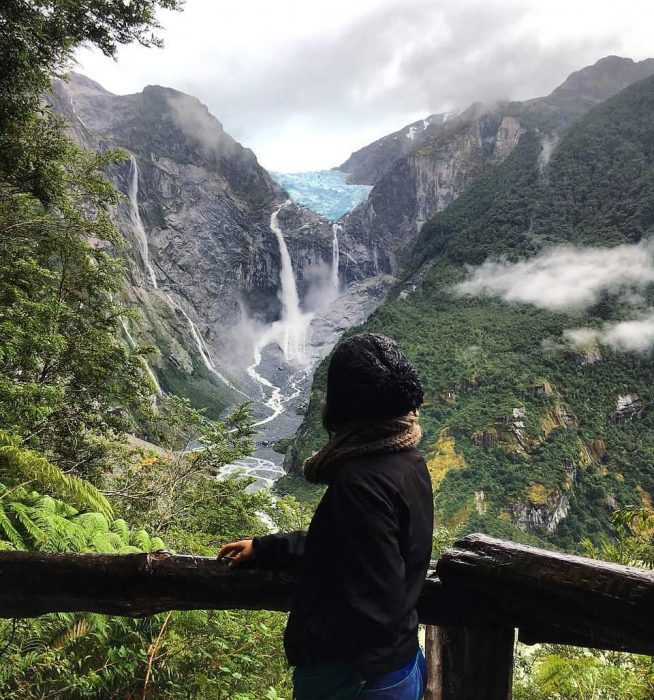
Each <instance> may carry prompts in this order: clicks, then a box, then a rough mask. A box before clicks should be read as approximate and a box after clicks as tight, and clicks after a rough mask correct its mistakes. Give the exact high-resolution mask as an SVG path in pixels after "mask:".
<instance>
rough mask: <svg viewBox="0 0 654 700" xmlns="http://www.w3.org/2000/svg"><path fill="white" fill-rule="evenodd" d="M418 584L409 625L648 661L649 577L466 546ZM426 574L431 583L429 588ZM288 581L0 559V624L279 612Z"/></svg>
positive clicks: (209, 567) (66, 560) (652, 603)
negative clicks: (59, 615)
mask: <svg viewBox="0 0 654 700" xmlns="http://www.w3.org/2000/svg"><path fill="white" fill-rule="evenodd" d="M435 567H436V570H434V568H432V569H431V570H430V571H429V573H428V575H427V579H426V581H425V585H424V588H423V591H422V595H421V597H420V600H419V601H418V614H419V618H420V621H421V622H422V623H424V624H428V625H439V626H442V627H445V628H449V629H453V628H457V627H458V628H463V627H470V628H475V627H486V628H489V627H490V628H492V627H494V626H497V625H500V626H503V627H507V628H519V629H520V639H521V640H523V641H525V642H527V643H536V642H555V643H559V644H575V645H578V646H588V647H597V648H600V649H612V650H622V651H632V652H635V653H641V654H649V655H654V631H653V629H652V627H651V625H650V624H649V623H650V621H651V620H652V619H654V572H650V571H644V570H640V569H634V568H632V567H623V566H618V565H613V564H606V563H604V562H597V561H594V560H591V559H584V558H581V557H571V556H569V555H563V554H558V553H556V552H550V551H547V550H540V549H535V548H533V547H525V546H523V545H517V544H515V543H512V542H503V541H501V540H495V539H493V538H489V537H485V536H482V535H471V536H468V537H466V538H464V539H463V540H460V541H459V542H457V543H456V544H455V546H454V547H453V548H452V549H450V550H447V551H446V552H445V554H444V555H443V558H442V559H441V560H440V561H439V562H438V563H437V564H435ZM437 572H438V574H439V575H440V577H441V578H442V580H441V578H439V577H438V575H437ZM294 581H295V577H294V574H293V572H292V571H266V570H261V569H258V568H255V567H251V566H250V567H246V566H243V567H238V568H235V569H228V568H227V567H226V566H224V565H223V564H221V563H220V562H218V561H217V560H216V559H215V558H213V557H196V556H184V555H176V554H170V553H168V552H155V553H151V554H125V555H118V554H43V553H36V552H0V617H5V618H7V617H35V616H38V615H42V614H45V613H48V612H69V611H79V612H99V613H107V614H112V615H125V616H131V617H142V616H145V615H151V614H154V613H157V612H162V611H166V610H198V609H214V610H227V609H266V610H288V609H289V607H290V604H291V599H292V593H293V585H294Z"/></svg>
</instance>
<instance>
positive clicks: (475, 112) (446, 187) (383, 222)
mask: <svg viewBox="0 0 654 700" xmlns="http://www.w3.org/2000/svg"><path fill="white" fill-rule="evenodd" d="M480 109H481V110H484V108H482V107H478V106H475V107H472V108H470V109H469V110H468V111H467V112H466V113H465V114H462V115H460V116H459V117H457V118H456V119H454V120H452V121H451V122H450V123H449V124H448V123H447V122H446V124H445V125H444V126H441V129H440V131H439V133H438V134H437V135H436V136H434V137H433V138H432V139H431V140H430V141H429V142H428V143H425V144H424V145H423V146H422V147H421V148H418V149H416V150H415V151H413V152H412V153H410V154H409V155H407V156H405V157H404V158H401V159H400V160H398V161H396V162H395V164H394V165H393V166H392V168H391V169H390V170H389V171H388V172H387V173H386V174H385V175H384V176H383V177H382V178H381V179H380V180H379V181H378V182H377V184H376V185H375V186H374V187H373V189H372V192H371V193H370V196H369V198H368V201H367V202H366V203H364V204H362V205H361V206H359V207H358V208H357V209H355V210H354V211H353V212H352V213H351V214H349V215H348V216H346V217H345V220H344V227H345V230H346V231H347V232H349V233H351V235H352V236H353V237H355V238H356V239H357V240H359V241H360V242H362V243H364V244H365V246H366V248H368V249H370V250H373V251H375V249H377V250H378V251H379V252H378V254H377V266H378V268H379V269H380V270H383V271H385V272H395V271H396V270H397V269H398V268H399V267H400V266H401V264H402V262H403V261H404V259H405V256H406V254H407V252H408V249H409V248H410V246H411V243H412V242H413V239H414V237H415V236H416V234H417V233H418V231H419V230H420V227H421V226H422V225H423V224H424V223H425V221H427V220H428V219H430V218H431V217H432V216H434V214H436V213H437V212H439V211H441V210H442V209H444V208H445V207H446V206H447V205H448V204H450V203H451V202H453V201H454V199H456V197H458V195H459V194H461V192H463V191H464V190H465V189H466V187H467V186H468V184H469V183H470V182H471V181H472V180H473V179H475V178H476V177H477V176H478V175H479V173H480V172H481V170H482V168H483V167H484V165H486V164H487V163H495V162H499V161H501V160H503V159H504V158H506V157H507V156H508V155H509V154H510V153H511V152H512V150H513V149H514V148H515V146H516V145H517V143H518V141H519V139H520V136H521V135H522V134H523V133H524V129H523V127H522V126H521V124H520V122H519V120H518V119H516V118H515V117H511V116H502V115H501V114H499V113H497V112H494V111H484V113H483V114H479V110H480Z"/></svg>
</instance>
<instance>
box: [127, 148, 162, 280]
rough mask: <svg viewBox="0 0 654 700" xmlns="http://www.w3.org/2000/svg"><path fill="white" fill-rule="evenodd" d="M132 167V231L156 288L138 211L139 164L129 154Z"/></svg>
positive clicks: (130, 177) (130, 190)
mask: <svg viewBox="0 0 654 700" xmlns="http://www.w3.org/2000/svg"><path fill="white" fill-rule="evenodd" d="M130 161H131V164H132V167H131V169H130V174H129V214H130V218H131V220H132V225H133V226H134V232H135V233H136V237H137V239H138V245H139V254H140V256H141V261H142V263H143V266H144V267H145V269H146V270H147V271H148V274H149V275H150V282H151V283H152V286H153V287H154V288H155V289H157V277H156V275H155V274H154V268H153V267H152V265H151V264H150V249H149V247H148V237H147V234H146V233H145V228H144V227H143V221H142V220H141V214H140V212H139V166H138V164H137V163H136V158H135V157H134V156H130Z"/></svg>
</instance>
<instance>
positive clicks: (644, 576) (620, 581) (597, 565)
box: [436, 535, 654, 654]
mask: <svg viewBox="0 0 654 700" xmlns="http://www.w3.org/2000/svg"><path fill="white" fill-rule="evenodd" d="M436 571H437V573H438V576H439V577H440V579H441V580H442V586H443V591H442V592H441V596H442V597H443V598H444V599H448V598H450V597H454V598H456V597H457V595H456V591H457V590H465V591H466V596H467V597H468V599H471V600H472V599H474V598H475V597H477V602H476V605H475V607H476V610H477V613H478V614H479V615H480V620H479V624H486V623H487V622H489V621H491V620H492V619H493V618H494V621H495V623H497V624H499V625H505V626H508V627H517V628H520V629H521V639H524V640H526V641H529V642H532V643H533V642H542V641H557V642H559V643H562V644H581V645H583V646H594V647H597V648H606V649H619V650H625V651H639V652H640V653H646V654H654V630H653V628H652V624H651V622H652V620H653V619H654V572H653V571H646V570H643V569H637V568H634V567H629V566H620V565H618V564H609V563H607V562H602V561H596V560H594V559H587V558H585V557H577V556H572V555H568V554H561V553H559V552H551V551H548V550H545V549H538V548H536V547H529V546H526V545H520V544H516V543H513V542H504V541H502V540H497V539H495V538H492V537H487V536H485V535H468V536H467V537H464V538H463V539H461V540H459V541H458V542H456V543H455V544H454V546H453V547H452V548H450V549H448V550H447V551H446V552H445V553H444V554H443V557H442V558H441V559H440V560H439V562H438V564H437V566H436ZM480 608H483V613H482V612H481V611H480Z"/></svg>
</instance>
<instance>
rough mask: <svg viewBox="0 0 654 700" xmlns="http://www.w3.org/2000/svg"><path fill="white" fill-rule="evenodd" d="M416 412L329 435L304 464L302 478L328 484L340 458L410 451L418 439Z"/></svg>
mask: <svg viewBox="0 0 654 700" xmlns="http://www.w3.org/2000/svg"><path fill="white" fill-rule="evenodd" d="M420 436H421V432H420V426H419V425H418V412H417V411H416V412H414V413H407V414H406V415H405V416H399V417H397V418H391V419H389V420H387V421H384V422H382V423H364V424H359V425H355V426H352V427H349V428H347V429H345V430H343V431H340V432H338V433H336V434H335V435H333V436H332V437H331V439H330V440H329V442H328V443H327V444H326V445H325V446H324V447H323V448H322V449H321V450H318V452H316V453H315V454H313V455H312V456H311V457H309V459H307V460H306V461H305V463H304V478H305V479H306V480H307V481H310V482H311V483H313V484H328V483H329V482H330V481H331V472H332V467H333V465H334V464H336V463H337V462H340V461H341V460H343V459H349V458H352V457H360V456H362V455H370V454H377V453H379V452H401V451H403V450H410V449H411V448H412V447H415V446H416V445H417V444H418V442H420Z"/></svg>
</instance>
